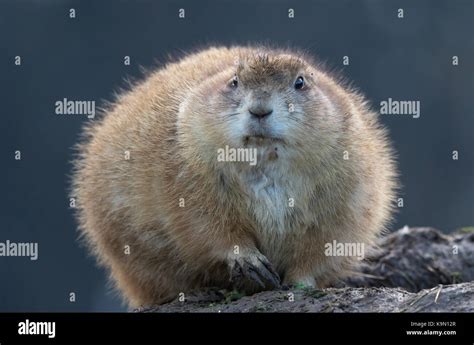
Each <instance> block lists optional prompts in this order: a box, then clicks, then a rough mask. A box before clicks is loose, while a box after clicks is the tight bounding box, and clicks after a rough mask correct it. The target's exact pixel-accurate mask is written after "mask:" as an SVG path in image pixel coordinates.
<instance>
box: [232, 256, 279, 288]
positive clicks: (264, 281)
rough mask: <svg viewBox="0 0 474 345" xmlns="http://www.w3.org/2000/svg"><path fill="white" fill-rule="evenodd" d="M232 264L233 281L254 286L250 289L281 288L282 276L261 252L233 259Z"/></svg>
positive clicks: (239, 284) (246, 285)
mask: <svg viewBox="0 0 474 345" xmlns="http://www.w3.org/2000/svg"><path fill="white" fill-rule="evenodd" d="M230 265H231V281H233V282H234V283H236V285H238V286H240V287H243V289H244V290H247V289H246V287H249V284H250V286H253V288H250V289H248V290H255V288H256V287H257V286H258V290H263V289H275V288H280V286H281V283H280V277H279V276H278V273H277V272H276V271H275V269H274V268H273V266H272V265H271V263H270V262H269V261H268V260H267V258H266V257H265V256H263V255H262V254H261V253H259V252H257V253H255V252H254V253H251V254H249V255H246V256H242V257H239V258H236V259H233V260H232V262H231V263H230Z"/></svg>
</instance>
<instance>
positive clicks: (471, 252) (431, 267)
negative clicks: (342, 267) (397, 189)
mask: <svg viewBox="0 0 474 345" xmlns="http://www.w3.org/2000/svg"><path fill="white" fill-rule="evenodd" d="M357 270H358V271H359V272H362V274H363V275H357V274H356V275H353V276H352V277H350V278H348V279H346V281H345V283H346V284H345V285H347V286H353V287H381V286H385V287H401V288H404V289H405V290H407V291H410V292H417V291H419V290H421V289H427V288H431V287H434V286H436V285H438V284H456V283H461V282H469V281H473V280H474V232H468V231H466V232H465V233H463V232H457V233H454V234H452V235H444V234H442V233H441V232H439V231H438V230H435V229H433V228H408V227H404V228H403V229H400V230H398V231H396V232H394V233H392V234H390V235H388V236H386V237H383V238H381V240H380V241H379V249H378V250H375V251H374V252H373V253H371V254H370V255H368V256H367V257H366V260H364V261H363V262H362V264H361V265H360V267H359V268H358V269H357Z"/></svg>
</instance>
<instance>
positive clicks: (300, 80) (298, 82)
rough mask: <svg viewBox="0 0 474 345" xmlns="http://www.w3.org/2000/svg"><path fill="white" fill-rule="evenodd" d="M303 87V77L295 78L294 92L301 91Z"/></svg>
mask: <svg viewBox="0 0 474 345" xmlns="http://www.w3.org/2000/svg"><path fill="white" fill-rule="evenodd" d="M303 87H304V79H303V77H298V78H296V81H295V89H296V90H301V89H302V88H303Z"/></svg>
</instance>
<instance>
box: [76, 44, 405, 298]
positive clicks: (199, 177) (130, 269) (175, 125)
mask: <svg viewBox="0 0 474 345" xmlns="http://www.w3.org/2000/svg"><path fill="white" fill-rule="evenodd" d="M85 132H86V137H85V138H84V140H83V143H82V144H81V145H80V146H79V151H80V157H79V158H78V159H77V161H76V170H75V175H74V183H73V193H72V194H73V195H74V196H75V197H77V201H78V202H77V205H78V219H79V221H80V229H81V232H82V233H83V235H84V237H85V239H86V240H87V241H88V243H89V244H90V246H91V248H92V249H93V251H94V253H95V254H96V255H97V257H98V258H99V261H100V263H101V264H103V265H104V266H106V267H107V268H108V269H109V270H110V274H111V277H112V280H113V281H114V282H115V283H116V286H117V287H118V289H119V290H120V291H121V292H122V293H123V296H124V297H125V299H126V301H128V303H129V304H130V305H131V306H139V305H147V304H156V303H163V302H166V301H168V300H170V299H173V298H176V297H178V296H179V294H180V293H184V294H186V293H187V292H189V291H192V290H195V289H199V288H203V287H221V288H237V289H240V290H243V291H246V292H253V291H258V290H260V289H270V288H275V287H278V286H280V283H283V284H287V285H295V284H298V285H299V284H303V285H305V286H316V287H324V286H327V285H328V284H331V283H333V282H335V280H336V279H338V278H339V277H341V276H342V275H343V274H344V272H346V271H347V270H348V269H349V268H350V264H351V263H352V262H354V261H355V260H357V259H358V258H359V259H360V257H356V256H355V254H354V252H352V253H351V252H344V251H342V252H341V251H339V250H337V251H336V250H332V251H331V250H329V251H328V249H335V248H331V246H334V245H342V246H345V247H344V248H345V249H347V248H349V246H346V244H349V245H351V244H357V245H361V244H362V246H358V247H357V248H362V249H363V248H366V247H367V246H369V245H370V244H372V242H373V240H374V239H375V238H376V236H377V235H378V234H379V233H380V232H381V231H382V230H383V229H384V227H385V226H386V225H387V221H388V220H389V219H390V215H391V210H392V203H393V199H394V195H395V194H394V193H395V192H394V191H395V189H396V173H395V164H394V161H393V158H392V156H393V154H392V149H391V148H390V145H389V142H388V140H387V137H386V132H385V130H384V129H383V128H381V126H380V124H379V121H378V119H377V114H376V113H374V112H373V111H371V110H370V109H369V107H368V105H367V102H366V100H365V99H364V98H363V96H361V95H360V94H359V93H358V92H356V91H355V90H354V89H352V88H349V87H348V86H346V85H345V84H344V83H342V82H340V81H338V80H336V79H334V78H333V77H332V76H331V75H330V74H328V73H327V72H324V71H323V70H322V69H320V68H319V67H318V66H317V65H316V64H314V63H313V62H312V61H311V60H310V59H309V58H308V57H307V56H304V55H302V54H298V53H294V52H293V51H291V50H278V49H270V48H258V47H231V48H225V47H219V48H210V49H207V50H204V51H201V52H198V53H194V54H191V55H188V56H186V57H184V58H183V59H181V60H179V61H177V62H175V63H170V64H167V65H166V66H164V67H163V68H161V69H158V70H156V71H155V72H153V73H151V74H150V75H149V76H148V77H147V78H146V79H145V80H144V81H143V82H142V83H140V84H138V85H136V86H135V87H133V88H132V89H131V91H129V92H126V93H124V94H122V95H121V96H120V97H119V98H118V99H117V100H116V102H115V103H114V104H112V105H111V106H110V107H109V109H108V110H107V111H106V112H105V114H104V116H103V117H102V119H101V120H100V121H98V122H97V121H96V122H92V125H90V126H88V128H87V129H86V131H85ZM341 248H342V247H341ZM354 248H355V247H354ZM339 249H340V248H339Z"/></svg>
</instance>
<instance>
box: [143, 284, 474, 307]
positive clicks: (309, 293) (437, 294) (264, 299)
mask: <svg viewBox="0 0 474 345" xmlns="http://www.w3.org/2000/svg"><path fill="white" fill-rule="evenodd" d="M214 296H215V295H214ZM290 300H292V302H291V301H290ZM137 311H139V312H171V313H176V312H198V313H208V312H209V313H219V312H222V313H239V312H316V313H333V312H336V313H338V312H342V313H347V312H375V313H379V312H459V311H462V312H474V282H470V283H461V284H454V285H440V286H437V287H434V288H431V289H426V290H421V291H419V292H417V293H412V292H408V291H405V290H403V289H400V288H348V287H347V288H340V289H337V288H330V289H324V290H318V289H299V290H295V291H291V290H289V291H281V290H278V291H264V292H260V293H257V294H255V295H252V296H245V297H242V298H241V299H239V300H237V301H233V302H229V301H227V300H226V298H225V296H224V295H222V298H221V299H220V300H217V301H216V300H215V299H213V302H209V301H207V300H206V299H205V298H204V299H203V300H200V301H198V300H194V299H193V300H187V301H186V302H179V301H177V300H176V301H173V302H171V303H168V304H164V305H161V306H155V307H149V308H142V309H139V310H137Z"/></svg>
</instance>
